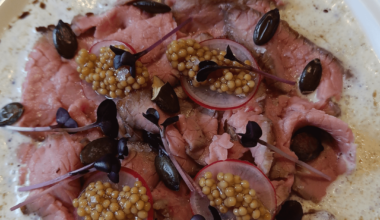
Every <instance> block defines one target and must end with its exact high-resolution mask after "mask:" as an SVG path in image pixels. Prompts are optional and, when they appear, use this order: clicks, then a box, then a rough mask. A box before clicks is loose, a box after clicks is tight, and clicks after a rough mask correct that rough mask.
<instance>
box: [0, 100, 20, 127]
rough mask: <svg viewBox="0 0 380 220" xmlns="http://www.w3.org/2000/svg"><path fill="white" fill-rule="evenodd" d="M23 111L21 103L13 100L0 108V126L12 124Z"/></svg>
mask: <svg viewBox="0 0 380 220" xmlns="http://www.w3.org/2000/svg"><path fill="white" fill-rule="evenodd" d="M23 113H24V106H23V105H22V104H21V103H18V102H13V103H10V104H8V105H6V106H4V107H3V108H2V109H0V126H6V125H12V124H13V123H15V122H16V121H17V120H18V119H19V118H20V117H21V116H22V114H23Z"/></svg>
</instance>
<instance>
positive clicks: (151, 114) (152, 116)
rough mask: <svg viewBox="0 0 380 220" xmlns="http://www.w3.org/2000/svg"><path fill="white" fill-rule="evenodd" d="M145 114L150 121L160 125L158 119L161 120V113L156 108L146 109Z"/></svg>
mask: <svg viewBox="0 0 380 220" xmlns="http://www.w3.org/2000/svg"><path fill="white" fill-rule="evenodd" d="M143 116H144V117H145V118H146V119H148V120H149V121H150V122H152V123H153V124H155V125H157V126H158V121H159V120H160V114H159V113H158V111H157V110H156V109H154V108H149V109H148V110H146V114H144V113H143Z"/></svg>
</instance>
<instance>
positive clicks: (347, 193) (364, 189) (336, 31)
mask: <svg viewBox="0 0 380 220" xmlns="http://www.w3.org/2000/svg"><path fill="white" fill-rule="evenodd" d="M286 2H289V4H288V5H287V6H286V7H285V9H284V10H283V11H282V12H281V16H282V19H284V20H286V21H288V22H289V24H290V26H291V27H293V28H294V29H296V30H297V31H298V32H300V33H301V34H303V35H304V36H306V37H307V38H309V39H310V40H312V41H313V42H315V43H316V44H317V45H319V46H321V47H323V48H325V49H327V50H329V51H331V52H332V53H333V54H334V55H335V56H336V57H337V58H338V59H339V60H341V61H342V62H343V65H344V67H345V68H346V69H347V70H348V71H349V73H348V74H347V75H346V76H345V79H344V90H343V95H342V100H341V101H340V102H339V104H340V107H341V109H342V116H341V119H342V120H344V121H345V122H347V123H348V124H349V125H350V127H351V128H352V130H353V132H354V134H355V138H356V144H357V145H358V148H357V168H356V171H355V172H354V173H353V174H352V175H350V176H340V177H339V178H338V179H337V180H336V181H335V182H334V183H333V184H332V185H331V186H330V187H329V188H328V194H327V196H326V197H325V198H324V199H323V200H322V202H321V203H319V204H314V203H312V202H310V201H304V202H303V205H304V211H306V212H307V211H308V210H309V209H317V210H327V211H329V212H331V213H332V214H334V215H335V217H336V218H337V219H350V220H351V219H353V220H354V219H358V220H359V219H365V220H367V219H379V218H380V160H379V159H380V135H379V134H380V132H379V125H380V117H379V116H380V109H379V107H378V105H380V103H379V104H378V102H379V97H378V96H377V93H378V92H380V77H379V74H378V73H379V71H380V62H379V60H378V59H377V57H376V54H375V53H374V52H373V50H372V47H371V45H370V43H369V41H368V39H367V38H366V36H365V35H364V34H363V33H362V30H361V28H360V26H359V24H358V23H357V21H356V19H355V17H354V16H353V15H352V13H351V11H350V9H349V8H348V6H347V5H346V4H345V2H344V1H342V0H311V1H304V0H287V1H286ZM326 11H327V13H326ZM350 75H351V76H350ZM377 90H379V91H377ZM379 95H380V94H379Z"/></svg>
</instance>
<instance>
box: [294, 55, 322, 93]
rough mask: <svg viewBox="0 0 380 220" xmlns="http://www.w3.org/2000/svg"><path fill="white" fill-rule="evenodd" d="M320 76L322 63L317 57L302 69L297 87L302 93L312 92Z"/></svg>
mask: <svg viewBox="0 0 380 220" xmlns="http://www.w3.org/2000/svg"><path fill="white" fill-rule="evenodd" d="M321 78H322V65H321V61H320V60H319V59H314V60H312V61H310V62H309V63H308V64H307V65H306V67H305V69H304V70H303V72H302V74H301V77H300V81H299V88H300V91H301V93H302V94H304V95H305V94H309V93H312V92H314V91H315V90H316V89H317V87H318V85H319V83H320V81H321Z"/></svg>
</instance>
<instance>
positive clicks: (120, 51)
mask: <svg viewBox="0 0 380 220" xmlns="http://www.w3.org/2000/svg"><path fill="white" fill-rule="evenodd" d="M110 49H111V50H112V52H114V53H115V55H122V54H123V53H124V52H125V50H123V49H119V48H117V47H114V46H112V45H111V46H110Z"/></svg>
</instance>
